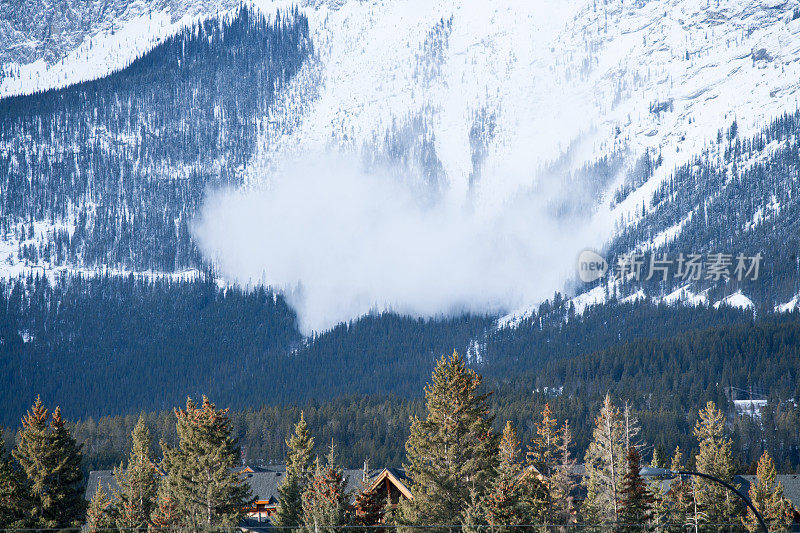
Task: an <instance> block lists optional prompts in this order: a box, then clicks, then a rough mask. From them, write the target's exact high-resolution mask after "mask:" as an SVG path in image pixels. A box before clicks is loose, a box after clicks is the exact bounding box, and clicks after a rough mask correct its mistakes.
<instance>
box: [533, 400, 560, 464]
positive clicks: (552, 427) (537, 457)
mask: <svg viewBox="0 0 800 533" xmlns="http://www.w3.org/2000/svg"><path fill="white" fill-rule="evenodd" d="M557 425H558V422H557V421H556V419H555V418H553V412H552V411H551V410H550V404H547V403H546V404H544V409H542V421H541V422H540V423H539V424H537V425H536V436H535V437H534V439H533V442H532V443H531V451H530V453H529V458H530V463H531V464H532V465H533V466H534V467H535V468H536V469H537V470H538V471H539V472H540V473H541V474H542V475H543V476H545V477H547V476H549V475H550V470H551V469H552V468H553V466H554V464H555V460H556V457H557V455H558V430H557Z"/></svg>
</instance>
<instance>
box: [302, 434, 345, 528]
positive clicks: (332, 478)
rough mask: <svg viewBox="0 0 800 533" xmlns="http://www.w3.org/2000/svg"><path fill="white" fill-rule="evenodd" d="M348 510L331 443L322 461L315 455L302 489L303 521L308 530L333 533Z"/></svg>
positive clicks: (342, 478)
mask: <svg viewBox="0 0 800 533" xmlns="http://www.w3.org/2000/svg"><path fill="white" fill-rule="evenodd" d="M351 514H352V509H351V508H350V503H349V495H348V494H347V480H346V479H345V477H344V473H343V472H342V469H341V468H339V467H338V466H337V464H336V455H335V448H334V446H333V443H331V448H330V451H329V452H328V455H327V457H326V461H325V465H322V464H320V461H319V459H317V461H316V463H315V465H314V476H313V477H312V478H311V482H310V483H309V485H308V486H307V487H306V489H305V491H303V523H304V524H305V527H306V530H307V531H309V532H311V533H336V532H339V531H341V528H342V526H345V525H347V524H348V523H349V521H350V517H351Z"/></svg>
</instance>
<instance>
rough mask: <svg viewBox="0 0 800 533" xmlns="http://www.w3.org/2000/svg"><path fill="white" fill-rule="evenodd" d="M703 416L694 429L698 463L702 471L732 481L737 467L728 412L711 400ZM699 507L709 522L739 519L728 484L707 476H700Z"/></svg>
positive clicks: (706, 521)
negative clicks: (727, 422) (727, 429)
mask: <svg viewBox="0 0 800 533" xmlns="http://www.w3.org/2000/svg"><path fill="white" fill-rule="evenodd" d="M699 415H700V418H699V420H698V421H697V423H696V425H695V428H694V435H695V437H696V438H697V441H698V445H699V451H698V452H697V456H696V458H695V465H696V468H697V470H698V471H699V472H703V473H704V474H709V475H712V476H714V477H717V478H719V479H721V480H723V481H726V482H728V483H731V484H732V483H733V475H734V466H733V454H732V452H731V446H732V444H733V443H732V441H731V439H730V438H728V436H727V435H726V432H725V415H724V414H722V411H720V410H719V409H718V408H717V406H716V404H714V402H708V403H707V404H706V407H705V408H704V409H701V410H700V413H699ZM695 486H696V496H695V497H696V498H697V507H698V509H699V512H700V519H701V520H702V522H704V523H706V524H729V523H732V522H736V521H738V518H737V514H738V509H737V505H736V503H737V502H736V501H734V500H733V498H735V497H736V496H733V497H732V496H731V492H730V491H729V490H728V489H726V488H725V487H723V486H721V485H719V484H718V483H714V482H712V481H709V480H706V479H702V478H701V479H697V480H696V483H695Z"/></svg>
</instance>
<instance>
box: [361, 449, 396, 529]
mask: <svg viewBox="0 0 800 533" xmlns="http://www.w3.org/2000/svg"><path fill="white" fill-rule="evenodd" d="M370 489H371V483H370V479H369V468H368V466H367V462H366V461H365V462H364V470H363V472H362V474H361V485H360V487H359V489H358V492H356V495H355V498H354V499H353V525H356V526H363V527H364V531H373V532H375V533H381V532H382V531H384V529H383V528H376V526H378V525H379V524H381V523H382V522H383V517H384V514H385V513H386V504H387V502H388V498H387V497H386V495H385V494H383V493H381V491H379V490H370Z"/></svg>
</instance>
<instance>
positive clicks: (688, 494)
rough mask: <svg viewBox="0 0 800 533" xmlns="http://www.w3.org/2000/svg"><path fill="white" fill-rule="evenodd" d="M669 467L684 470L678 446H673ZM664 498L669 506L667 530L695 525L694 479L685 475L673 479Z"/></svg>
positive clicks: (673, 530) (673, 469) (682, 529)
mask: <svg viewBox="0 0 800 533" xmlns="http://www.w3.org/2000/svg"><path fill="white" fill-rule="evenodd" d="M669 468H670V470H672V471H673V472H680V471H681V470H685V465H684V464H683V453H681V449H680V446H679V447H676V448H675V453H674V454H673V456H672V461H671V463H670V467H669ZM665 500H666V502H667V505H668V508H669V513H668V516H667V524H668V530H669V531H672V532H675V533H677V532H682V531H686V529H687V528H688V527H694V526H696V525H697V524H696V523H695V515H694V507H695V505H694V504H695V500H694V479H692V478H689V477H686V476H680V477H677V478H675V479H673V480H672V482H671V483H670V485H669V490H668V491H667V494H666V495H665Z"/></svg>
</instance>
